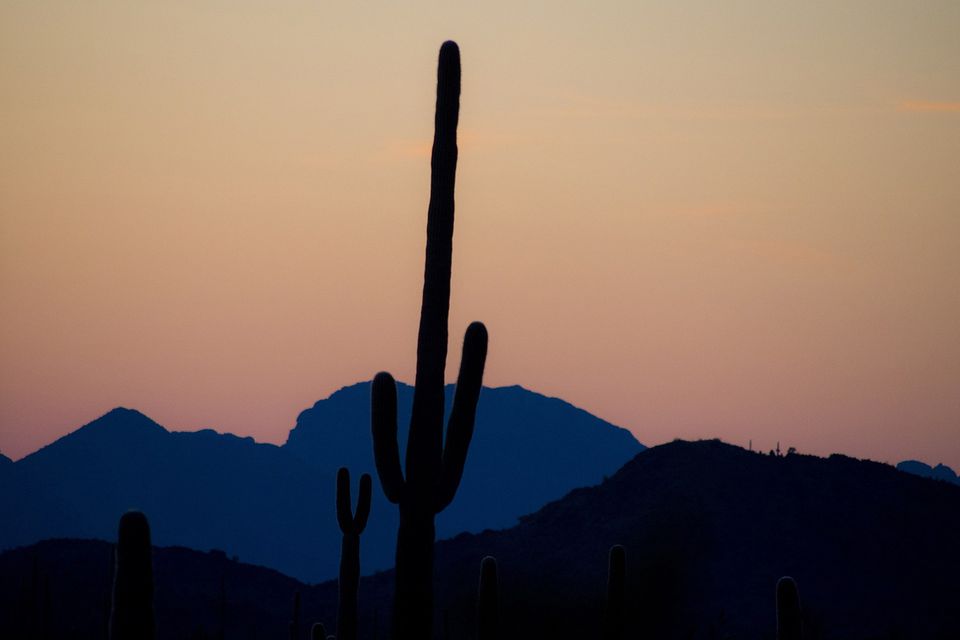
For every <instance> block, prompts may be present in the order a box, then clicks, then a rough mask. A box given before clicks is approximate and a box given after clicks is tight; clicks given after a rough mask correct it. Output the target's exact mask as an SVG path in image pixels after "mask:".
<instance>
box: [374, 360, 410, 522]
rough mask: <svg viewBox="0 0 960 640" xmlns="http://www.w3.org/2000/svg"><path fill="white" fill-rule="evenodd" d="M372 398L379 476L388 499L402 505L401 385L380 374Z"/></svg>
mask: <svg viewBox="0 0 960 640" xmlns="http://www.w3.org/2000/svg"><path fill="white" fill-rule="evenodd" d="M371 396H372V398H371V399H372V402H371V427H372V431H373V457H374V460H375V462H376V465H377V475H378V476H380V484H381V485H382V486H383V493H384V494H385V495H386V496H387V499H388V500H389V501H390V502H392V503H394V504H399V503H400V499H401V497H402V496H403V489H404V486H405V485H404V480H403V472H402V471H401V469H400V449H399V447H398V445H397V385H396V383H395V382H394V381H393V376H391V375H390V374H389V373H385V372H381V373H378V374H377V375H376V377H374V379H373V390H372V392H371Z"/></svg>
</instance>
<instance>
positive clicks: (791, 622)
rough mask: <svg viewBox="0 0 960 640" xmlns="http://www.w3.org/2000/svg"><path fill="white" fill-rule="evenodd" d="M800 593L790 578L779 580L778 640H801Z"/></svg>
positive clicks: (785, 577)
mask: <svg viewBox="0 0 960 640" xmlns="http://www.w3.org/2000/svg"><path fill="white" fill-rule="evenodd" d="M801 638H803V622H802V621H801V619H800V591H799V590H798V589H797V583H796V582H795V581H794V579H793V578H791V577H790V576H784V577H782V578H780V579H779V580H777V640H801Z"/></svg>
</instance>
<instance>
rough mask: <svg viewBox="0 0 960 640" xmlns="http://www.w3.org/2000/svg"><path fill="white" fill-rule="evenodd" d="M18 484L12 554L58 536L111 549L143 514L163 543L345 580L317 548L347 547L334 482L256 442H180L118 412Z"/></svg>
mask: <svg viewBox="0 0 960 640" xmlns="http://www.w3.org/2000/svg"><path fill="white" fill-rule="evenodd" d="M10 476H11V477H10V478H8V481H7V484H5V485H4V486H3V487H2V489H0V510H2V511H3V512H4V513H7V514H10V515H11V517H10V518H9V519H8V521H7V524H6V526H4V527H3V528H2V529H0V547H2V548H9V547H12V546H16V545H22V544H28V543H30V542H34V541H36V540H39V539H43V538H51V537H84V538H100V539H108V540H109V539H112V538H113V536H114V535H115V529H116V523H117V520H118V519H119V517H120V515H121V514H123V512H124V511H126V510H128V509H130V508H137V509H141V510H143V511H144V512H146V513H147V514H149V516H150V518H151V520H152V521H153V522H154V523H155V525H154V536H155V540H157V541H158V542H160V543H161V544H180V545H184V546H188V547H193V548H197V549H210V548H221V549H226V550H229V552H230V553H231V554H239V555H241V556H242V557H244V558H246V557H249V558H251V559H252V560H254V561H255V562H257V563H259V564H264V565H267V566H272V567H278V568H282V569H285V570H286V571H288V572H291V573H298V571H297V569H298V568H300V567H304V568H307V567H309V568H314V569H313V571H314V572H317V573H319V575H325V576H326V575H331V573H330V572H332V571H333V570H334V566H335V565H334V563H333V562H332V561H330V560H329V559H328V558H327V556H328V554H327V553H325V550H324V549H322V548H318V547H317V540H320V541H332V540H335V539H338V536H339V531H338V530H337V527H336V524H335V522H333V520H332V516H331V513H332V508H330V509H325V508H323V507H320V506H318V505H323V506H326V505H329V504H332V501H333V499H334V479H333V476H332V475H324V474H323V473H321V472H320V471H318V470H317V469H315V468H312V467H310V466H309V465H307V464H304V463H302V462H301V461H300V460H299V459H297V458H295V457H294V456H291V455H289V454H287V453H285V452H284V451H283V450H282V449H280V448H279V447H276V446H274V445H267V444H257V443H255V442H254V441H253V439H251V438H238V437H236V436H233V435H223V434H218V433H215V432H213V431H211V430H204V431H198V432H185V433H171V432H169V431H167V430H166V429H164V428H163V427H161V426H160V425H158V424H157V423H156V422H154V421H152V420H150V419H149V418H147V417H146V416H144V415H143V414H141V413H139V412H137V411H132V410H129V409H114V410H113V411H111V412H109V413H108V414H106V415H104V416H103V417H101V418H99V419H97V420H95V421H93V422H91V423H90V424H87V425H85V426H83V427H81V428H80V429H78V430H77V431H74V432H73V433H71V434H69V435H67V436H64V437H63V438H61V439H59V440H57V441H56V442H54V443H53V444H51V445H49V446H47V447H44V448H43V449H41V450H39V451H37V452H36V453H34V454H32V455H29V456H27V457H26V458H24V459H22V460H19V461H17V462H16V463H14V464H13V467H12V474H10ZM289 531H293V532H297V535H296V537H295V538H294V541H293V544H295V545H296V548H295V549H291V548H286V547H285V546H283V545H278V544H277V543H276V539H277V537H278V536H282V535H285V534H284V532H289ZM318 569H319V570H318ZM324 572H326V573H324ZM303 573H307V574H309V573H310V571H309V570H307V571H303Z"/></svg>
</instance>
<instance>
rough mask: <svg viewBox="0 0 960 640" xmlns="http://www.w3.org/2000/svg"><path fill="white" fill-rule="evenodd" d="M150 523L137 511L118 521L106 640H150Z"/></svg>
mask: <svg viewBox="0 0 960 640" xmlns="http://www.w3.org/2000/svg"><path fill="white" fill-rule="evenodd" d="M151 554H152V549H151V547H150V524H149V523H148V522H147V517H146V516H145V515H143V514H142V513H141V512H139V511H128V512H127V513H125V514H123V516H121V518H120V528H119V532H118V535H117V554H116V562H115V564H114V567H115V569H114V571H115V577H114V581H113V609H112V611H111V613H110V640H153V638H154V636H155V633H156V627H155V620H154V612H153V558H152V555H151Z"/></svg>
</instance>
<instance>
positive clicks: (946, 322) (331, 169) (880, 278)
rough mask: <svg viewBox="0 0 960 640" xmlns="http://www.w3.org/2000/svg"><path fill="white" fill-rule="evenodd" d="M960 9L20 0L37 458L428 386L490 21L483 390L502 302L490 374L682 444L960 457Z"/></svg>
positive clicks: (12, 66)
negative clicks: (453, 190)
mask: <svg viewBox="0 0 960 640" xmlns="http://www.w3.org/2000/svg"><path fill="white" fill-rule="evenodd" d="M721 5H722V6H721ZM958 33H960V2H957V1H956V0H942V1H934V0H928V1H924V2H908V1H902V2H873V1H863V2H839V3H827V2H724V3H716V2H713V1H712V0H711V1H707V0H704V1H686V2H675V1H666V0H664V1H655V2H638V1H631V2H609V3H605V4H603V5H602V6H601V5H600V4H599V3H596V2H577V3H575V2H562V3H561V2H543V3H540V2H538V3H516V2H484V3H469V4H468V3H461V2H447V3H442V4H441V3H425V2H407V3H389V4H388V3H382V4H381V3H367V2H357V3H353V2H351V3H331V2H323V1H321V0H310V1H307V0H269V1H267V0H217V1H214V0H190V1H186V0H169V1H166V2H130V1H129V0H92V1H89V2H82V3H80V2H73V1H68V0H22V1H21V0H5V1H4V2H2V3H0V142H2V149H3V152H2V154H0V451H2V452H3V453H5V454H6V455H8V456H10V457H12V458H14V459H17V458H20V457H22V456H24V455H26V454H27V453H29V452H31V451H33V450H35V449H37V448H39V447H40V446H43V445H45V444H47V443H49V442H51V441H52V440H54V439H55V438H57V437H60V436H62V435H64V434H66V433H68V432H69V431H72V430H73V429H75V428H76V427H78V426H80V425H81V424H83V423H85V422H89V421H90V420H92V419H94V418H96V417H98V416H99V415H101V414H103V413H105V412H106V411H108V410H109V409H110V408H112V407H115V406H127V407H131V408H137V409H139V410H141V411H143V412H144V413H146V414H147V415H149V416H150V417H152V418H153V419H155V420H157V421H158V422H160V423H161V424H163V425H164V426H166V427H167V428H170V429H175V430H192V429H198V428H204V427H213V428H216V429H217V430H219V431H230V432H233V433H237V434H241V435H252V436H254V437H255V438H257V439H258V440H263V441H269V442H282V441H283V440H284V439H285V438H286V434H287V432H288V431H289V429H290V428H291V427H292V426H293V424H294V422H295V420H296V417H297V414H298V413H299V412H300V411H302V410H303V409H305V408H307V407H309V406H311V405H312V404H313V403H314V402H315V401H316V400H318V399H320V398H323V397H326V396H327V395H329V394H330V393H331V392H333V391H335V390H336V389H338V388H340V387H342V386H344V385H347V384H352V383H354V382H357V381H360V380H364V379H369V378H370V377H372V375H373V374H374V373H375V372H376V371H378V370H382V369H385V370H389V371H391V372H393V373H394V374H395V375H396V376H397V377H398V378H399V379H401V380H405V381H409V380H411V379H412V374H413V370H414V364H415V348H416V344H415V340H416V327H417V319H418V314H419V304H420V287H421V283H422V273H423V248H424V225H425V221H426V204H427V198H428V186H429V184H428V183H429V157H428V154H429V146H430V139H431V136H432V124H433V123H432V117H433V100H434V95H435V94H434V91H435V80H436V75H435V74H436V55H437V50H438V48H439V45H440V43H441V42H442V41H443V40H445V39H455V40H457V41H458V42H459V44H460V47H461V52H462V59H463V95H462V103H461V118H460V123H461V129H460V165H459V171H458V182H457V221H456V233H455V249H454V276H453V299H452V308H451V336H452V337H453V338H454V339H455V341H456V343H455V344H453V345H452V348H451V353H452V354H455V355H454V357H452V358H451V362H450V366H449V369H448V371H449V372H450V378H451V379H452V378H453V374H454V372H455V371H456V365H457V364H458V362H459V340H460V337H461V336H462V334H463V330H464V328H465V327H466V326H467V324H468V323H469V322H470V321H471V320H474V319H477V320H483V321H484V322H485V323H486V324H487V326H488V327H489V330H490V340H491V342H490V353H489V358H488V369H487V375H486V383H487V384H488V385H492V386H499V385H510V384H520V385H523V386H524V387H527V388H529V389H532V390H535V391H538V392H541V393H544V394H547V395H554V396H559V397H562V398H564V399H565V400H567V401H569V402H571V403H573V404H576V405H578V406H580V407H583V408H584V409H587V410H588V411H591V412H592V413H595V414H596V415H598V416H600V417H602V418H604V419H606V420H609V421H611V422H613V423H615V424H618V425H621V426H624V427H627V428H629V429H631V430H632V431H633V432H634V433H635V434H636V435H637V437H638V438H639V440H640V441H641V442H643V443H645V444H648V445H653V444H658V443H662V442H666V441H670V440H672V439H674V438H700V437H720V438H722V439H724V440H727V441H729V442H733V443H736V444H742V445H744V446H746V444H747V442H748V440H749V439H752V440H753V443H754V447H755V448H756V447H759V448H763V449H769V448H772V447H773V446H774V445H775V444H776V442H777V441H778V440H779V441H780V442H781V446H783V447H784V448H786V447H787V446H795V447H797V448H798V449H799V450H800V451H801V452H809V453H816V454H828V453H830V452H834V451H839V452H843V453H847V454H850V455H855V456H858V457H869V458H873V459H877V460H882V461H889V462H897V461H899V460H903V459H906V458H918V459H921V460H924V461H926V462H929V463H937V462H944V463H946V464H949V465H951V466H953V467H954V468H958V469H960V334H958V331H960V38H958V35H957V34H958ZM482 410H483V407H482V403H481V407H480V411H481V412H482Z"/></svg>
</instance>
